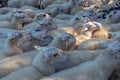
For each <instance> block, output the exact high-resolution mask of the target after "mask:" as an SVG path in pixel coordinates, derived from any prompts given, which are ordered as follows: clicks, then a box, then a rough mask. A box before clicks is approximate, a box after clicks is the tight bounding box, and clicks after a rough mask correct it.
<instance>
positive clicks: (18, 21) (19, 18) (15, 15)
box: [0, 10, 32, 29]
mask: <svg viewBox="0 0 120 80" xmlns="http://www.w3.org/2000/svg"><path fill="white" fill-rule="evenodd" d="M31 21H32V19H31V18H29V16H28V15H26V14H25V13H24V12H23V11H21V10H14V11H13V12H12V20H11V21H0V27H2V28H10V29H22V24H23V23H29V22H31Z"/></svg>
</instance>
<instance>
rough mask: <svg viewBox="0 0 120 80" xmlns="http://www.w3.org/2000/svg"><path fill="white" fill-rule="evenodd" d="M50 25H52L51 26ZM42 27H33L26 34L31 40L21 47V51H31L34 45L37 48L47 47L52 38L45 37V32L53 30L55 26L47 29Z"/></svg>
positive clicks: (49, 36)
mask: <svg viewBox="0 0 120 80" xmlns="http://www.w3.org/2000/svg"><path fill="white" fill-rule="evenodd" d="M51 25H52V24H51ZM44 27H45V26H44V25H43V26H42V27H41V26H38V27H33V28H32V29H30V30H28V32H27V33H28V34H29V36H30V38H31V40H30V41H28V42H26V43H25V44H24V45H22V46H21V48H22V49H23V51H25V52H26V51H29V50H33V49H34V47H33V46H35V45H37V46H39V45H40V46H47V45H48V44H49V43H50V42H51V41H52V40H53V37H52V36H51V35H47V31H49V30H52V29H54V27H56V26H54V25H53V26H50V25H49V27H48V28H44ZM25 31H26V30H25Z"/></svg>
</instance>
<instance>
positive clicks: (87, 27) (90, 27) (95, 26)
mask: <svg viewBox="0 0 120 80" xmlns="http://www.w3.org/2000/svg"><path fill="white" fill-rule="evenodd" d="M101 28H102V24H101V23H98V22H87V23H85V24H83V29H82V30H83V32H84V31H92V32H95V31H97V30H99V29H101Z"/></svg>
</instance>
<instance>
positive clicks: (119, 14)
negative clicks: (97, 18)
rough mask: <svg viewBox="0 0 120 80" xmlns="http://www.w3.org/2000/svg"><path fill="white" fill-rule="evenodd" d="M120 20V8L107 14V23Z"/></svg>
mask: <svg viewBox="0 0 120 80" xmlns="http://www.w3.org/2000/svg"><path fill="white" fill-rule="evenodd" d="M119 21H120V10H114V11H111V12H110V13H109V14H108V15H107V16H106V22H107V23H118V22H119Z"/></svg>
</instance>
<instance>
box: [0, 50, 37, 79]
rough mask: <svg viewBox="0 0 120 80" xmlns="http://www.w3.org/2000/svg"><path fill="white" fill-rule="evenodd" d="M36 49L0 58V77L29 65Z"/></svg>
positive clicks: (35, 53)
mask: <svg viewBox="0 0 120 80" xmlns="http://www.w3.org/2000/svg"><path fill="white" fill-rule="evenodd" d="M37 53H38V51H37V50H34V51H28V52H25V53H24V54H20V55H15V56H11V57H8V58H5V59H3V60H0V78H2V77H5V76H7V75H9V74H10V73H12V72H14V71H17V70H19V69H21V68H23V67H26V66H30V65H31V64H32V61H33V59H34V57H35V56H36V55H37Z"/></svg>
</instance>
